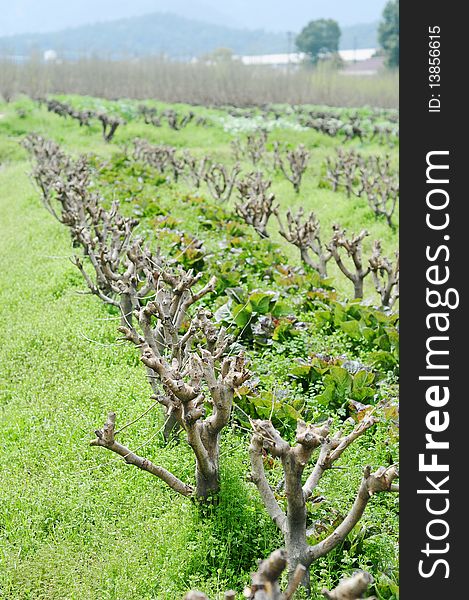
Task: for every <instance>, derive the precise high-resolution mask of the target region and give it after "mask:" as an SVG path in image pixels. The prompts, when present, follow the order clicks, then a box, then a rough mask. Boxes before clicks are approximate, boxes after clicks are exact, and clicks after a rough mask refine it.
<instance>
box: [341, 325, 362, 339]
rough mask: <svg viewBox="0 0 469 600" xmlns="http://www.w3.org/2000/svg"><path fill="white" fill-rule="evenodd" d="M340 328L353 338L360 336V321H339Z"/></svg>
mask: <svg viewBox="0 0 469 600" xmlns="http://www.w3.org/2000/svg"><path fill="white" fill-rule="evenodd" d="M340 328H341V329H342V331H344V332H345V333H346V334H347V335H349V336H350V337H351V338H352V339H354V340H359V339H361V337H362V332H361V330H360V323H359V322H358V321H345V322H343V323H340Z"/></svg>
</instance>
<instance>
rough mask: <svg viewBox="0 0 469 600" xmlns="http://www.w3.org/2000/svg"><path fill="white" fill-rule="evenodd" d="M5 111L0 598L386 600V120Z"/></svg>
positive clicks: (393, 551)
mask: <svg viewBox="0 0 469 600" xmlns="http://www.w3.org/2000/svg"><path fill="white" fill-rule="evenodd" d="M0 113H1V115H2V116H1V118H0V130H1V133H2V140H1V143H0V188H1V193H0V198H1V202H2V214H3V215H4V218H2V236H1V242H0V243H1V246H2V252H1V256H2V262H3V265H2V271H1V272H2V279H3V282H2V285H1V288H0V289H1V296H2V299H1V303H2V309H4V314H5V317H4V319H3V322H2V327H3V328H4V333H3V336H2V339H3V340H4V343H3V344H2V365H5V367H4V368H3V373H2V382H1V388H2V400H1V403H0V407H1V411H2V412H1V414H2V427H1V428H0V436H1V439H2V446H3V447H4V449H5V456H6V460H5V461H4V462H3V465H2V471H3V473H2V479H3V480H4V481H7V482H8V485H7V486H4V487H3V488H2V491H1V495H2V498H1V500H2V501H1V503H0V507H1V508H0V536H1V537H2V540H3V550H2V555H1V560H2V562H3V565H2V569H0V572H1V575H0V590H1V591H2V594H3V596H4V597H6V598H41V597H44V598H78V597H81V598H91V597H95V596H96V595H100V596H101V597H104V598H113V599H114V598H115V599H117V598H124V597H125V598H128V599H132V598H135V599H136V598H175V599H178V598H182V597H183V596H184V594H187V595H186V598H188V599H189V598H192V599H193V598H204V597H209V598H215V597H225V598H235V597H242V593H243V589H244V588H245V586H247V585H248V584H249V582H251V584H250V587H249V588H246V590H245V592H244V595H245V597H250V598H258V599H261V598H272V599H280V598H284V599H286V598H290V597H293V594H296V596H295V597H298V598H301V597H303V596H305V595H307V594H310V595H311V596H313V597H318V595H320V594H321V593H324V595H325V596H326V597H328V598H359V597H361V596H362V594H363V593H367V592H366V589H367V588H368V589H369V593H372V594H374V595H375V596H377V597H378V598H382V599H386V600H387V599H392V598H397V597H398V574H397V506H398V505H397V502H398V495H397V494H396V493H395V492H396V491H397V490H398V486H397V482H396V478H397V476H398V471H397V466H396V461H397V456H398V454H397V453H398V446H397V444H398V389H397V377H398V368H399V340H398V295H399V292H398V290H399V262H398V254H397V252H396V250H397V222H398V220H397V217H398V194H399V190H398V186H397V183H396V172H397V146H398V117H397V113H396V112H394V111H384V110H372V109H331V108H328V107H317V106H306V105H302V106H293V107H290V106H284V105H269V106H264V107H262V108H244V109H241V108H234V107H223V108H204V107H200V106H189V105H182V104H178V105H167V104H162V103H159V102H150V101H146V102H144V103H142V102H137V101H131V100H126V101H124V100H121V101H114V102H112V101H105V100H99V99H96V98H91V97H78V96H58V97H53V98H52V97H48V98H42V97H40V98H36V99H30V98H26V97H21V98H18V99H16V100H14V101H12V102H9V103H8V104H6V103H4V104H2V105H0ZM111 132H112V133H111ZM44 208H45V209H47V211H48V212H46V210H44ZM48 213H49V214H48ZM70 259H71V260H70ZM77 292H78V293H77ZM83 292H85V294H83ZM103 423H104V425H103ZM93 432H94V433H93ZM126 464H127V465H131V466H130V467H128V468H126V466H125V465H126ZM133 467H138V468H137V469H135V468H133ZM141 471H145V472H144V473H142V472H141ZM386 492H391V493H386ZM278 548H283V550H281V551H280V550H278V551H277V553H276V552H274V551H276V549H278ZM272 553H273V554H272ZM269 555H270V558H268V557H269ZM259 559H263V560H264V563H261V564H260V565H259V567H258V565H257V561H258V560H259ZM58 563H60V569H58V568H56V565H57V564H58ZM357 570H360V572H359V573H358V574H357V575H354V573H355V572H356V571H357ZM361 571H363V572H366V574H363V573H362V572H361ZM251 573H254V574H253V575H252V577H251V576H250V574H251ZM344 576H346V577H347V576H353V577H352V579H347V580H345V581H343V582H342V583H341V578H342V577H344ZM337 586H338V587H337ZM333 588H335V590H334V591H330V592H329V591H327V590H332V589H333ZM193 589H199V590H201V592H200V593H198V594H199V595H197V593H196V592H189V590H193ZM230 589H232V590H237V594H238V596H236V592H235V593H232V592H226V590H230ZM269 594H270V595H269ZM347 594H348V595H347Z"/></svg>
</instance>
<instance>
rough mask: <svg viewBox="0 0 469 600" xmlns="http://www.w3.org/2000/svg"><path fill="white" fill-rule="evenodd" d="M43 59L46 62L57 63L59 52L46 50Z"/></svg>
mask: <svg viewBox="0 0 469 600" xmlns="http://www.w3.org/2000/svg"><path fill="white" fill-rule="evenodd" d="M43 58H44V62H57V58H58V56H57V52H56V51H55V50H45V51H44V54H43Z"/></svg>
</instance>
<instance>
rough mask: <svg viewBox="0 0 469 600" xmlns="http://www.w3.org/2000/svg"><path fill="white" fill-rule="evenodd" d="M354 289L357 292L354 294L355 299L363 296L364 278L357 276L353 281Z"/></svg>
mask: <svg viewBox="0 0 469 600" xmlns="http://www.w3.org/2000/svg"><path fill="white" fill-rule="evenodd" d="M353 289H354V292H355V294H354V297H355V299H358V298H363V279H362V278H357V279H356V280H355V281H354V282H353Z"/></svg>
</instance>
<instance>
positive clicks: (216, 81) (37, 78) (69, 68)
mask: <svg viewBox="0 0 469 600" xmlns="http://www.w3.org/2000/svg"><path fill="white" fill-rule="evenodd" d="M21 93H24V94H27V95H29V96H32V97H38V96H45V95H47V94H80V95H90V96H96V97H100V98H108V99H117V98H136V99H145V98H155V99H158V100H161V101H164V102H186V103H190V104H199V105H205V106H207V105H227V104H228V105H234V106H253V105H254V106H259V105H263V104H271V103H288V104H326V105H331V106H354V107H357V106H366V105H367V106H376V107H382V108H396V107H397V106H398V95H399V90H398V76H397V74H395V73H383V74H382V75H379V76H376V77H357V76H354V77H350V76H344V75H341V74H340V73H338V72H336V71H333V70H330V69H328V68H318V69H315V70H310V69H307V68H304V69H294V70H293V69H292V70H290V71H289V70H286V69H274V68H266V67H252V66H249V67H248V66H246V65H243V64H240V63H238V62H236V61H229V62H226V63H220V64H211V65H210V64H203V63H193V64H192V63H181V62H175V61H169V60H163V59H161V58H157V57H153V58H143V59H138V60H119V61H117V60H107V59H82V60H78V61H74V62H72V61H70V62H68V61H63V62H54V63H52V62H51V63H46V62H42V61H40V60H39V59H37V58H34V57H32V58H30V59H29V60H28V61H26V62H23V63H15V62H14V61H12V60H11V59H8V58H7V57H3V58H1V57H0V96H2V97H3V99H4V100H6V101H9V100H10V99H12V98H13V97H14V96H15V95H17V94H21Z"/></svg>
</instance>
